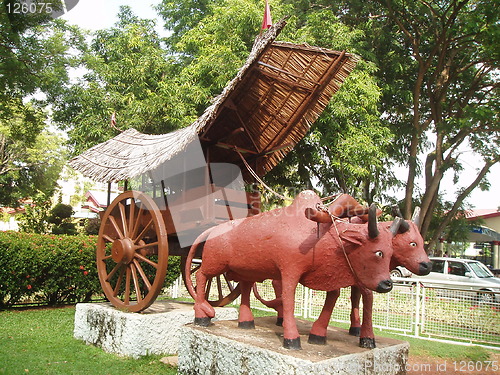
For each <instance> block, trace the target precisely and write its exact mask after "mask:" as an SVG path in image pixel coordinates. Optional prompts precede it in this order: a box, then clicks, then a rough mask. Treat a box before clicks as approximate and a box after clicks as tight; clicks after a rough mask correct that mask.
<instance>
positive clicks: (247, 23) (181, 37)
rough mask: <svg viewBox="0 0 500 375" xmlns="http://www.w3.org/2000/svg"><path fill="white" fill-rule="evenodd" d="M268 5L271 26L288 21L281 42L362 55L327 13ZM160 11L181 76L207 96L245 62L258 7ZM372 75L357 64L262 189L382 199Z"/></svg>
mask: <svg viewBox="0 0 500 375" xmlns="http://www.w3.org/2000/svg"><path fill="white" fill-rule="evenodd" d="M285 3H286V2H285ZM271 6H272V7H273V15H274V18H275V19H279V18H280V17H282V16H284V15H293V17H291V18H290V19H289V21H288V23H289V25H288V26H287V27H286V28H285V29H284V31H283V32H282V34H281V35H280V37H279V38H280V40H288V41H293V42H296V43H309V44H311V45H317V46H322V47H325V48H331V49H338V50H343V49H347V50H348V52H352V53H360V54H362V53H363V52H364V47H363V39H362V36H363V34H362V32H360V31H359V30H357V29H355V28H350V27H346V26H344V25H342V24H341V23H340V22H339V20H338V19H337V17H335V16H334V15H333V14H332V13H331V12H330V11H325V10H324V9H321V8H317V9H314V10H310V9H300V8H299V7H297V8H294V7H295V6H296V3H291V4H283V5H281V3H277V2H276V3H273V2H271ZM159 9H160V14H161V15H162V16H163V17H164V19H165V21H166V25H165V27H166V28H167V29H170V30H172V31H173V33H172V35H171V36H170V37H169V38H168V40H167V43H168V45H169V48H170V49H171V50H172V51H174V52H175V53H176V54H178V55H179V56H180V58H179V59H178V61H179V63H180V64H181V66H182V67H183V68H182V70H181V76H185V77H191V78H192V79H194V83H195V84H196V85H198V86H201V88H200V91H201V92H207V94H210V95H212V96H213V95H215V94H218V93H219V92H220V91H221V90H222V88H223V87H224V86H225V85H226V84H227V82H228V81H229V80H230V79H231V78H232V77H233V76H234V74H235V73H236V72H237V70H238V69H239V67H240V66H241V65H242V64H243V62H244V61H245V59H246V58H247V56H248V53H249V51H250V49H251V47H252V44H253V41H254V38H255V36H256V35H258V33H259V28H260V22H261V19H262V12H263V3H262V1H254V0H246V1H235V0H226V1H216V2H202V1H201V2H198V1H196V2H193V1H184V2H181V4H179V2H172V1H164V2H163V3H162V4H161V5H160V7H159ZM228 29H230V30H231V35H230V36H229V35H228V34H227V30H228ZM374 69H375V66H374V65H373V64H371V63H368V62H361V63H360V64H359V66H358V67H357V68H356V70H355V71H354V72H353V73H352V74H351V77H350V78H349V79H348V81H347V82H346V83H345V85H344V86H343V87H342V89H341V91H340V92H339V93H338V94H337V95H336V96H335V97H334V99H333V100H332V102H331V104H330V106H329V107H328V108H327V110H326V111H325V113H324V114H323V115H322V116H321V118H320V120H319V121H318V122H317V123H316V125H315V127H314V130H313V131H312V132H310V133H309V134H308V135H307V136H306V137H305V139H304V140H303V141H302V142H301V143H299V144H298V145H297V146H296V148H295V150H294V151H292V152H291V153H290V154H289V155H288V157H287V158H286V159H285V160H284V161H283V162H281V163H280V164H279V165H278V166H277V167H276V168H275V169H274V170H273V171H272V172H271V173H270V174H269V175H267V176H266V178H267V180H268V182H270V183H272V184H273V185H275V186H281V187H287V188H288V189H290V188H297V189H298V188H303V187H304V186H307V187H311V188H312V187H318V188H320V189H322V190H323V193H324V194H326V195H328V194H331V193H333V192H346V193H351V194H353V195H355V196H357V197H359V198H364V199H366V200H368V201H373V200H374V199H375V196H376V195H380V194H381V192H382V188H381V186H382V182H383V181H384V180H385V181H389V180H390V179H391V178H390V175H389V174H388V173H387V168H386V166H387V163H386V162H384V160H385V156H386V153H385V149H386V148H387V145H388V142H389V139H390V132H388V131H387V129H386V127H385V126H384V125H383V123H382V122H381V121H380V115H379V113H378V108H377V102H378V99H379V96H380V90H379V88H378V87H377V84H376V82H375V81H374V79H373V71H374ZM207 97H209V95H207ZM207 104H208V102H207ZM383 175H384V176H385V175H387V177H384V178H382V177H381V176H383ZM370 182H372V183H371V184H370Z"/></svg>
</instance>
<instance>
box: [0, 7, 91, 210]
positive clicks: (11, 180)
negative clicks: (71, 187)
mask: <svg viewBox="0 0 500 375" xmlns="http://www.w3.org/2000/svg"><path fill="white" fill-rule="evenodd" d="M7 3H12V1H10V0H2V1H1V2H0V205H10V206H13V207H17V205H18V200H19V199H23V198H27V197H29V196H33V195H35V193H36V191H37V190H39V191H42V192H44V193H46V194H48V195H52V194H53V192H54V189H55V187H56V180H57V176H58V175H59V173H60V171H61V165H62V163H64V160H65V152H64V150H63V148H62V144H63V141H62V139H61V138H60V137H58V136H56V135H54V134H53V133H51V132H49V131H47V130H46V125H45V124H46V121H47V119H48V112H46V111H45V110H44V109H45V107H46V105H47V104H48V102H50V99H51V98H52V97H54V95H57V93H58V92H59V91H60V90H61V88H62V87H63V85H64V84H65V83H66V82H67V81H68V68H69V67H70V66H75V62H76V60H75V59H74V57H73V56H72V54H73V53H74V51H73V50H71V48H73V47H75V48H79V46H80V45H81V44H82V43H83V35H82V34H81V33H80V31H79V30H78V29H77V28H76V27H72V26H68V25H67V24H66V23H65V22H64V21H62V20H56V21H52V20H51V19H50V17H49V16H46V15H44V14H36V13H33V14H17V13H13V12H10V13H8V12H7V11H6V7H5V6H6V4H7Z"/></svg>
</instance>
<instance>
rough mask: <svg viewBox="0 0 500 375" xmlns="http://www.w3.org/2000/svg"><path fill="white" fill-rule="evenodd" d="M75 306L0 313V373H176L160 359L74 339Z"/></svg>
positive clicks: (155, 374) (105, 374) (174, 369)
mask: <svg viewBox="0 0 500 375" xmlns="http://www.w3.org/2000/svg"><path fill="white" fill-rule="evenodd" d="M74 314H75V309H74V307H65V308H56V309H28V310H8V311H1V312H0V374H2V375H3V374H9V375H11V374H13V375H14V374H37V375H38V374H51V375H52V374H64V375H67V374H75V375H76V374H102V375H107V374H110V375H112V374H117V375H118V374H119V375H125V374H126V375H129V374H154V375H157V374H167V375H168V374H176V373H177V369H176V368H173V367H170V366H167V365H165V364H163V363H161V362H160V361H159V360H160V358H161V357H162V356H148V357H143V358H141V359H139V360H136V359H132V358H122V357H119V356H117V355H115V354H110V353H105V352H104V351H103V350H102V349H100V348H97V347H94V346H90V345H86V344H85V343H84V342H83V341H79V340H76V339H74V338H73V325H74Z"/></svg>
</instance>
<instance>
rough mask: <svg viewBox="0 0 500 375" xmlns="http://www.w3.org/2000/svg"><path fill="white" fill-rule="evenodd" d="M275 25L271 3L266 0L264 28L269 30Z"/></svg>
mask: <svg viewBox="0 0 500 375" xmlns="http://www.w3.org/2000/svg"><path fill="white" fill-rule="evenodd" d="M272 25H273V20H272V19H271V9H270V8H269V3H268V1H267V0H266V9H265V11H264V19H263V20H262V30H267V29H269V28H270V27H271V26H272Z"/></svg>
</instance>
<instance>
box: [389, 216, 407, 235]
mask: <svg viewBox="0 0 500 375" xmlns="http://www.w3.org/2000/svg"><path fill="white" fill-rule="evenodd" d="M403 223H404V224H406V225H407V226H408V228H410V226H409V225H408V223H407V222H406V221H405V220H404V219H403V218H401V217H396V218H395V219H394V221H393V222H392V224H391V227H390V228H389V231H390V232H391V233H392V236H393V237H394V236H396V234H398V232H400V233H401V226H402V225H403Z"/></svg>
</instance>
